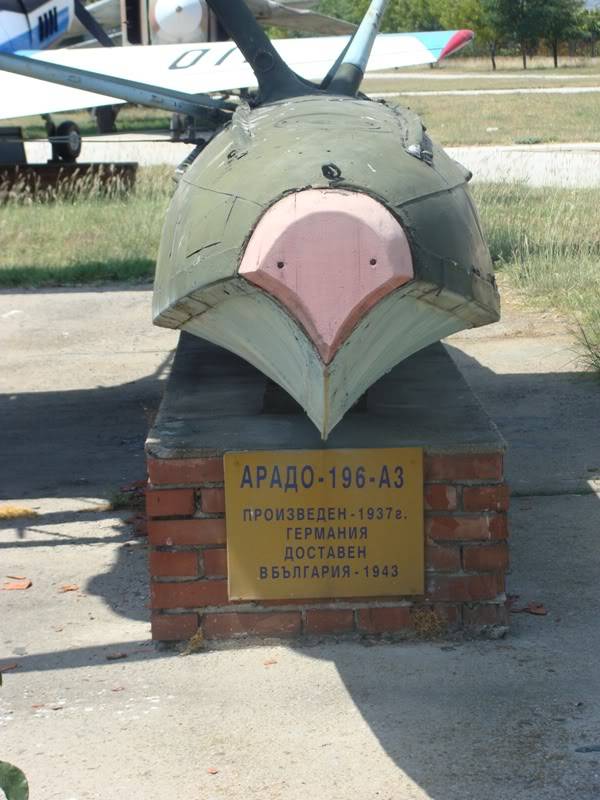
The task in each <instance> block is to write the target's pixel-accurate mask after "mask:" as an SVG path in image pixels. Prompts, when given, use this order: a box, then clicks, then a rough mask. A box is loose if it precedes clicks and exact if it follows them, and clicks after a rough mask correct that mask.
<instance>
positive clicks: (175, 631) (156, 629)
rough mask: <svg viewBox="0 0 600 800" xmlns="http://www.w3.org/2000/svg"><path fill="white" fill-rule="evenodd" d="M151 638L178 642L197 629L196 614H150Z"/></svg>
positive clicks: (188, 636) (159, 640) (190, 635)
mask: <svg viewBox="0 0 600 800" xmlns="http://www.w3.org/2000/svg"><path fill="white" fill-rule="evenodd" d="M151 625H152V638H153V639H154V640H155V641H157V642H179V641H181V640H182V639H189V638H190V637H192V636H193V635H194V634H195V633H196V631H197V630H198V614H152V622H151Z"/></svg>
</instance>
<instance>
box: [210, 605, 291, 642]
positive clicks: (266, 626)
mask: <svg viewBox="0 0 600 800" xmlns="http://www.w3.org/2000/svg"><path fill="white" fill-rule="evenodd" d="M301 624H302V618H301V616H300V612H299V611H266V612H263V613H256V612H241V611H240V612H237V611H227V612H225V613H223V614H205V615H204V617H203V618H202V630H203V631H204V635H205V637H206V638H207V639H230V638H232V637H234V636H298V635H299V634H300V630H301Z"/></svg>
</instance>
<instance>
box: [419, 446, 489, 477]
mask: <svg viewBox="0 0 600 800" xmlns="http://www.w3.org/2000/svg"><path fill="white" fill-rule="evenodd" d="M502 461H503V459H502V453H457V454H456V455H451V454H448V455H426V456H425V480H426V481H460V480H464V481H499V480H501V479H502Z"/></svg>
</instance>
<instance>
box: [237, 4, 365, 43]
mask: <svg viewBox="0 0 600 800" xmlns="http://www.w3.org/2000/svg"><path fill="white" fill-rule="evenodd" d="M247 2H248V7H249V8H250V10H251V11H252V12H253V13H254V16H255V17H256V19H257V21H258V22H260V24H261V25H278V26H279V27H281V28H289V30H291V31H302V32H303V33H317V34H318V33H321V34H331V35H338V34H346V33H352V32H353V31H354V30H356V25H353V24H352V23H351V22H346V21H345V20H343V19H336V18H335V17H328V16H326V15H325V14H319V13H318V12H316V11H311V10H310V9H307V8H294V7H293V6H290V5H288V3H285V5H284V4H282V3H278V2H276V1H275V0H247Z"/></svg>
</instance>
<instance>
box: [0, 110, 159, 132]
mask: <svg viewBox="0 0 600 800" xmlns="http://www.w3.org/2000/svg"><path fill="white" fill-rule="evenodd" d="M169 119H170V115H169V114H168V112H161V111H159V110H158V109H153V108H144V107H143V106H129V105H123V106H121V108H120V109H119V115H118V116H117V121H116V126H117V130H118V131H120V132H125V131H127V132H136V131H159V130H160V131H168V130H169ZM52 120H53V121H54V122H55V123H56V125H57V127H58V125H59V124H60V123H61V122H63V121H65V120H71V121H72V122H76V123H77V125H78V126H79V129H80V130H81V133H82V135H83V136H95V135H98V132H97V129H96V122H95V120H94V119H93V117H92V115H91V114H90V113H89V112H88V111H65V112H64V113H63V114H53V115H52ZM13 125H14V126H18V127H20V128H22V129H23V136H24V137H25V139H28V140H31V139H46V128H45V126H44V122H43V120H42V118H41V117H18V118H15V119H8V120H3V121H2V126H13Z"/></svg>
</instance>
